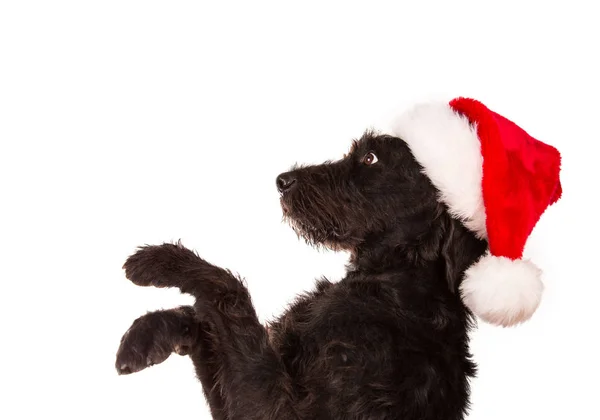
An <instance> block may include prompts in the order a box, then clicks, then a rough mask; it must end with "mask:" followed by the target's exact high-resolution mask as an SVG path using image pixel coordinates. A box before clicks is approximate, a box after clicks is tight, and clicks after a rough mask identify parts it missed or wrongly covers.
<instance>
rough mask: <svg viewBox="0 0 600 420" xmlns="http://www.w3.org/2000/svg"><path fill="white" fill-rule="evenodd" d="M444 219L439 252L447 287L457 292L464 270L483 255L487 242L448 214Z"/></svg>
mask: <svg viewBox="0 0 600 420" xmlns="http://www.w3.org/2000/svg"><path fill="white" fill-rule="evenodd" d="M444 219H445V220H444V223H443V224H444V228H443V239H442V243H441V250H440V253H441V257H442V258H443V260H444V263H445V266H446V270H445V272H446V281H447V282H448V287H449V288H450V290H451V291H452V293H457V292H458V287H459V286H460V282H461V280H462V278H463V276H464V272H465V270H466V269H467V268H469V266H470V265H471V264H473V263H474V262H475V261H477V260H478V259H479V257H481V256H482V255H483V253H484V252H485V251H486V249H487V242H486V241H485V240H481V239H478V238H477V237H476V236H475V234H473V233H472V232H471V231H469V230H468V229H467V228H466V227H464V225H463V224H462V223H460V222H459V221H458V220H456V219H454V218H452V217H450V215H449V214H448V215H447V217H446V218H444Z"/></svg>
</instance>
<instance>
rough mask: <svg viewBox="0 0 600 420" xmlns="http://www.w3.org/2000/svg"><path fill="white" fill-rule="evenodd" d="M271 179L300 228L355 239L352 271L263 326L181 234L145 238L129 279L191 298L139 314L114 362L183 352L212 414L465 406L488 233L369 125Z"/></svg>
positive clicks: (391, 412) (446, 414)
mask: <svg viewBox="0 0 600 420" xmlns="http://www.w3.org/2000/svg"><path fill="white" fill-rule="evenodd" d="M277 188H278V189H279V191H280V192H281V194H282V196H281V206H282V209H283V212H284V217H285V219H286V220H287V221H289V223H290V224H291V226H292V227H293V228H294V230H295V231H296V232H297V233H298V234H299V235H301V236H302V237H303V238H305V239H306V240H307V241H308V242H309V243H310V244H313V245H317V246H326V247H329V248H332V249H336V250H347V251H349V253H350V254H351V260H350V262H349V264H348V271H347V274H346V276H345V278H344V279H342V280H341V281H340V282H338V283H330V282H329V281H328V280H320V281H318V282H317V285H316V288H315V290H314V291H312V292H309V293H307V294H306V295H304V297H302V298H300V299H299V300H298V301H296V302H295V303H294V304H293V305H292V306H291V307H290V309H289V310H288V311H287V312H286V313H285V314H283V315H282V316H281V317H280V318H279V319H278V320H277V321H275V322H273V323H271V324H270V326H269V328H268V329H267V328H265V327H264V326H263V325H261V324H260V322H259V320H258V318H257V316H256V313H255V310H254V308H253V306H252V302H251V299H250V296H249V294H248V290H247V289H246V287H245V286H244V284H243V282H242V281H241V280H240V279H239V278H237V277H236V276H234V275H233V274H231V273H230V272H229V271H227V270H224V269H222V268H219V267H215V266H213V265H211V264H210V263H208V262H206V261H204V260H203V259H202V258H200V257H199V256H198V255H196V254H195V253H194V252H192V251H190V250H188V249H186V248H184V247H183V246H182V245H181V244H164V245H159V246H146V247H143V248H140V249H139V250H138V251H137V252H136V253H135V254H134V255H132V256H131V257H129V259H128V260H127V262H126V263H125V265H124V268H125V272H126V276H127V278H128V279H130V280H131V281H132V282H134V283H135V284H137V285H140V286H156V287H177V288H179V289H180V290H181V291H182V292H183V293H188V294H191V295H192V296H194V297H195V298H196V303H195V305H194V306H193V307H181V308H178V309H174V310H169V311H159V312H154V313H150V314H148V315H145V316H143V317H141V318H139V319H137V320H136V321H135V322H134V323H133V325H132V326H131V328H130V329H129V331H127V333H126V334H125V335H124V336H123V339H122V341H121V346H120V348H119V350H118V354H117V363H116V367H117V370H118V371H119V373H121V374H125V373H132V372H136V371H139V370H141V369H144V368H146V367H147V366H150V365H152V364H156V363H161V362H162V361H164V360H165V359H166V358H167V357H169V355H170V354H171V353H172V352H177V353H179V354H189V355H190V357H191V358H192V360H193V362H194V366H195V368H196V372H197V375H198V378H199V379H200V381H201V382H202V386H203V389H204V393H205V396H206V399H207V400H208V403H209V405H210V408H211V411H212V415H213V417H214V418H215V419H228V420H234V419H371V420H376V419H404V420H408V419H419V420H429V419H431V420H440V419H446V420H454V419H462V418H463V417H464V415H465V412H466V410H467V408H468V400H469V386H468V379H469V377H471V376H473V375H474V373H475V365H474V363H473V362H472V361H471V359H470V357H471V356H470V354H469V349H468V336H467V333H468V331H469V328H470V327H471V325H472V323H473V317H472V315H471V314H470V312H469V311H468V310H467V309H466V308H465V306H464V305H463V303H462V302H461V299H460V294H459V290H458V288H459V284H460V281H461V278H462V275H463V272H464V270H465V269H466V268H467V267H469V266H470V265H471V264H473V262H475V261H476V260H477V259H478V258H479V257H480V256H481V255H483V254H484V252H485V251H486V249H487V243H486V242H485V241H483V240H479V239H477V238H476V237H475V235H474V234H473V233H471V232H470V231H468V230H467V229H466V228H465V227H464V226H463V225H462V224H461V223H460V222H459V221H457V220H455V219H454V218H452V217H451V216H450V214H449V213H448V211H447V209H446V207H445V206H444V205H442V204H440V202H439V201H438V199H437V195H438V191H437V190H436V188H434V186H433V185H432V184H431V181H430V180H429V178H427V177H426V176H425V175H424V174H423V173H422V168H421V167H420V166H419V164H418V163H417V161H416V160H415V159H414V157H413V155H412V154H411V151H410V150H409V148H408V146H407V145H406V143H405V142H404V141H403V140H401V139H399V138H396V137H392V136H387V135H378V134H376V133H372V132H367V133H366V134H365V135H363V137H362V138H361V139H360V140H358V141H355V142H354V143H353V145H352V148H351V150H350V152H349V153H348V154H347V155H346V156H345V157H344V158H343V159H341V160H339V161H335V162H326V163H325V164H322V165H317V166H306V167H299V168H295V169H294V170H292V171H290V172H287V173H284V174H281V175H279V177H278V178H277Z"/></svg>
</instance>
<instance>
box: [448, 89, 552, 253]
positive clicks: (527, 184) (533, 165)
mask: <svg viewBox="0 0 600 420" xmlns="http://www.w3.org/2000/svg"><path fill="white" fill-rule="evenodd" d="M450 106H451V107H452V108H453V109H454V110H455V111H457V112H459V113H460V114H463V115H465V116H466V117H467V118H468V119H469V121H470V122H471V123H472V124H477V135H478V137H479V140H480V141H481V153H482V156H483V179H482V189H483V191H482V192H483V202H484V206H485V212H486V228H487V233H488V242H489V246H490V252H491V253H492V255H496V256H503V257H508V258H511V259H518V258H521V256H522V254H523V248H524V247H525V243H526V242H527V238H528V237H529V235H530V234H531V231H532V230H533V228H534V227H535V225H536V223H537V222H538V220H539V219H540V217H541V215H542V213H544V211H545V210H546V208H547V207H548V206H550V205H551V204H554V203H555V202H556V201H557V200H558V199H559V198H560V196H561V194H562V188H561V185H560V179H559V173H560V159H561V158H560V153H559V152H558V150H556V149H555V148H554V147H552V146H549V145H547V144H545V143H542V142H541V141H539V140H536V139H534V138H533V137H531V136H530V135H529V134H528V133H527V132H525V131H524V130H523V129H522V128H520V127H519V126H517V125H516V124H515V123H513V122H512V121H510V120H508V119H506V118H504V117H503V116H501V115H499V114H497V113H495V112H493V111H491V110H489V109H488V108H487V107H486V106H485V105H483V104H482V103H481V102H479V101H476V100H474V99H469V98H457V99H454V100H452V101H451V102H450Z"/></svg>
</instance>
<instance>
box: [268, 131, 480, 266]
mask: <svg viewBox="0 0 600 420" xmlns="http://www.w3.org/2000/svg"><path fill="white" fill-rule="evenodd" d="M276 183H277V188H278V190H279V192H280V193H281V206H282V209H283V213H284V218H285V219H286V220H287V221H288V222H289V223H290V225H291V226H292V227H293V229H294V230H295V231H296V232H297V233H298V235H299V236H301V237H303V238H304V239H306V240H307V242H309V243H311V244H315V245H324V246H326V247H329V248H332V249H341V250H349V251H351V252H354V251H356V250H357V249H360V248H361V247H364V246H365V245H368V244H371V245H372V246H380V245H382V244H384V243H387V244H389V245H390V246H391V247H393V248H398V247H403V246H406V247H407V248H411V249H412V252H417V253H418V254H419V256H420V257H424V258H425V259H428V258H429V259H433V258H438V257H439V255H440V253H441V252H443V249H444V247H446V248H447V249H450V248H451V247H449V246H448V244H447V242H448V241H451V240H454V239H453V238H454V237H456V232H460V233H461V235H467V236H470V237H471V238H473V239H474V238H475V237H474V235H471V234H470V233H469V232H467V231H466V230H465V229H463V228H462V227H461V226H459V225H460V223H458V222H456V223H457V224H456V225H455V223H454V222H455V221H454V220H452V219H451V218H450V217H449V214H448V212H447V210H446V207H445V206H444V205H442V204H441V203H440V202H439V201H438V191H437V190H436V188H435V187H434V186H433V184H432V183H431V181H430V179H429V178H428V177H427V176H426V175H425V174H424V173H423V169H422V167H421V166H420V164H419V163H418V162H417V161H416V159H415V158H414V157H413V154H412V152H411V151H410V149H409V147H408V145H407V144H406V143H405V142H404V141H403V140H401V139H400V138H397V137H393V136H389V135H379V134H377V133H374V132H366V133H365V134H364V135H363V136H362V137H361V138H360V139H359V140H356V141H354V142H353V144H352V147H351V148H350V151H349V152H348V153H347V154H346V155H345V156H344V157H343V158H342V159H340V160H337V161H330V162H325V163H323V164H321V165H314V166H297V167H294V168H292V170H291V171H289V172H285V173H282V174H280V175H279V176H278V177H277V181H276ZM444 244H445V245H444Z"/></svg>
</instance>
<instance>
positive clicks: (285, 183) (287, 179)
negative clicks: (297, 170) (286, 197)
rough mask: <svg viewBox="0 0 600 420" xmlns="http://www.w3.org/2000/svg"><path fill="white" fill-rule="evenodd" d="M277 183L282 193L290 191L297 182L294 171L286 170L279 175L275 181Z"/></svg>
mask: <svg viewBox="0 0 600 420" xmlns="http://www.w3.org/2000/svg"><path fill="white" fill-rule="evenodd" d="M275 182H276V183H277V189H278V190H279V192H280V193H284V192H286V191H289V189H290V188H292V186H293V185H294V184H295V183H296V176H295V175H294V174H293V173H292V172H286V173H283V174H281V175H279V176H278V177H277V180H276V181H275Z"/></svg>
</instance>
